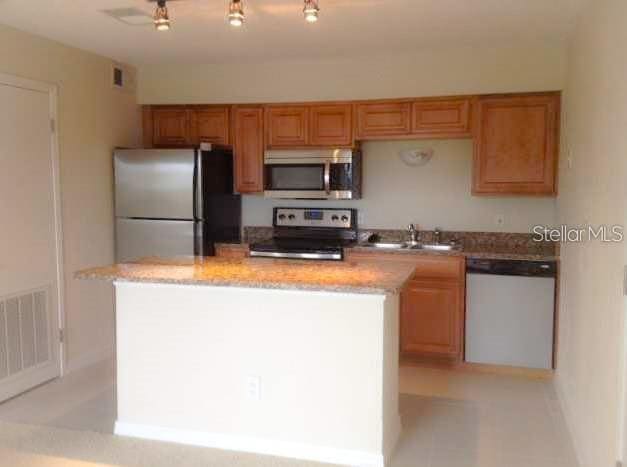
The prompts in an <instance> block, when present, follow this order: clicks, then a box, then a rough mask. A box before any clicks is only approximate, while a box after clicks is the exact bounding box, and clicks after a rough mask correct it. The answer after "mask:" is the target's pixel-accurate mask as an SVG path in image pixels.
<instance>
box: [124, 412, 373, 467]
mask: <svg viewBox="0 0 627 467" xmlns="http://www.w3.org/2000/svg"><path fill="white" fill-rule="evenodd" d="M114 433H115V434H116V435H120V436H130V437H133V438H142V439H150V440H154V441H166V442H173V443H180V444H188V445H192V446H202V447H207V448H215V449H224V450H228V451H242V452H250V453H255V454H265V455H270V456H278V457H288V458H292V459H303V460H309V461H316V462H326V463H331V464H341V465H352V466H358V467H384V460H383V455H382V454H376V453H370V452H364V451H354V450H350V449H337V448H330V447H326V446H317V445H310V444H300V443H292V442H285V441H277V440H269V439H262V438H254V437H248V436H237V435H225V434H219V433H205V432H200V431H188V430H178V429H173V428H161V427H155V426H147V425H138V424H134V423H125V422H116V423H115V430H114Z"/></svg>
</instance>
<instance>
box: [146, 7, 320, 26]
mask: <svg viewBox="0 0 627 467" xmlns="http://www.w3.org/2000/svg"><path fill="white" fill-rule="evenodd" d="M148 1H151V2H155V1H156V2H157V8H156V10H155V14H154V24H155V28H156V29H157V31H169V30H170V27H171V21H170V15H169V13H168V7H167V5H166V0H148ZM303 15H304V17H305V21H307V22H308V23H315V22H316V21H318V16H319V15H320V7H319V6H318V0H304V6H303ZM244 19H245V17H244V2H243V0H229V12H228V21H229V24H230V25H231V26H235V27H240V26H242V25H243V24H244Z"/></svg>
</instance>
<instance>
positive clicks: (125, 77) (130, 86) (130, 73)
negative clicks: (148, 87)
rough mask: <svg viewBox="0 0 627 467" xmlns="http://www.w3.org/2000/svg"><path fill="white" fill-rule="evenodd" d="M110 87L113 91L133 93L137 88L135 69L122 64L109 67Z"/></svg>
mask: <svg viewBox="0 0 627 467" xmlns="http://www.w3.org/2000/svg"><path fill="white" fill-rule="evenodd" d="M111 85H112V86H113V87H114V88H115V89H119V90H121V91H125V92H129V93H134V92H135V90H136V88H137V80H136V72H135V69H134V68H132V67H130V66H128V65H124V64H122V63H113V64H112V65H111Z"/></svg>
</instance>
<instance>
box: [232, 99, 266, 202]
mask: <svg viewBox="0 0 627 467" xmlns="http://www.w3.org/2000/svg"><path fill="white" fill-rule="evenodd" d="M263 149H264V144H263V109H262V108H261V107H235V108H234V109H233V153H234V156H235V188H236V190H237V191H239V192H240V193H255V192H260V191H263Z"/></svg>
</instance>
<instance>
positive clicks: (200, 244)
mask: <svg viewBox="0 0 627 467" xmlns="http://www.w3.org/2000/svg"><path fill="white" fill-rule="evenodd" d="M194 256H206V253H205V234H204V225H203V223H202V222H194Z"/></svg>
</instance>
